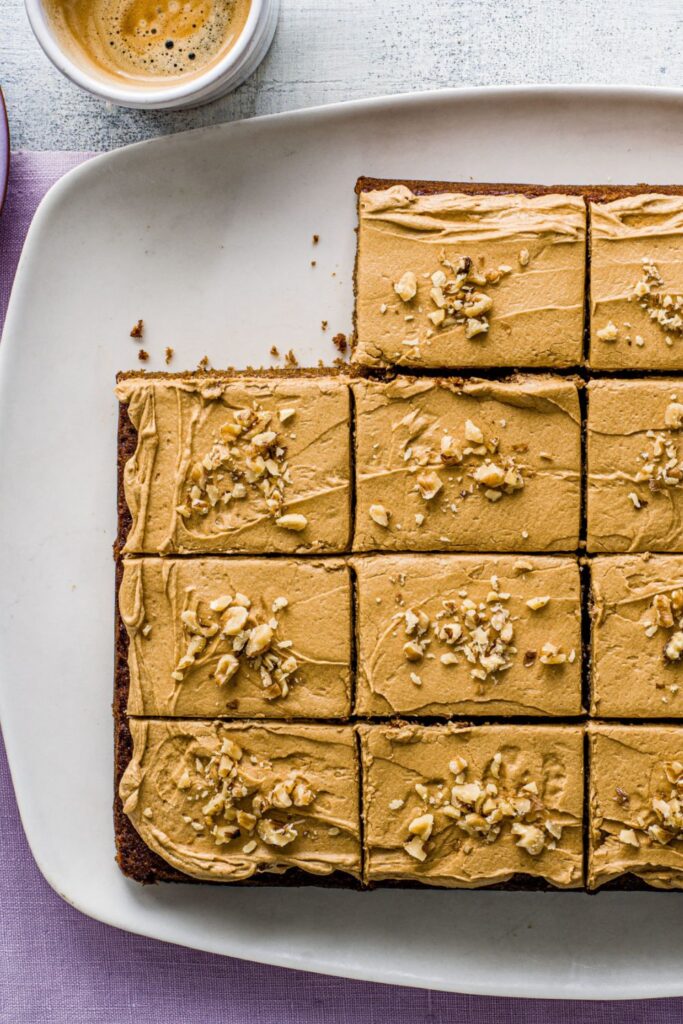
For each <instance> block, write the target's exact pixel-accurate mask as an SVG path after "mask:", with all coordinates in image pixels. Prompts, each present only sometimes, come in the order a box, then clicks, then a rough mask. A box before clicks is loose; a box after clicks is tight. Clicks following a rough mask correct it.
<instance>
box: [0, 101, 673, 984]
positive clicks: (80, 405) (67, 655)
mask: <svg viewBox="0 0 683 1024" xmlns="http://www.w3.org/2000/svg"><path fill="white" fill-rule="evenodd" d="M361 173H365V174H371V175H377V176H396V177H401V176H403V177H409V178H443V179H452V180H458V179H460V180H468V179H472V180H475V181H494V182H495V181H510V182H519V181H531V182H544V183H557V182H565V183H573V182H576V183H581V182H584V183H585V182H589V183H595V182H640V181H649V182H656V183H668V182H680V181H681V180H682V179H683V98H682V97H681V96H680V95H679V94H677V93H671V92H663V91H644V90H616V89H595V90H590V89H555V88H538V89H530V88H526V89H514V90H513V89H511V90H485V89H482V90H476V91H455V92H442V93H423V94H421V95H412V96H405V97H396V98H392V99H384V100H372V101H369V102H360V103H352V104H348V105H340V106H335V107H327V108H323V109H316V110H309V111H306V112H302V113H294V114H285V115H280V116H276V117H267V118H262V119H256V120H252V121H248V122H245V123H240V124H233V125H226V126H219V127H216V128H208V129H203V130H200V131H198V132H194V133H187V134H183V135H176V136H173V137H170V138H165V139H159V140H155V141H153V142H148V143H142V144H140V145H136V146H132V147H130V148H128V149H123V150H119V151H117V152H114V153H110V154H107V155H105V156H101V157H99V158H97V159H95V160H92V161H91V162H89V163H87V164H85V165H84V166H82V167H80V168H78V169H77V170H75V171H72V172H71V173H70V174H68V175H67V176H66V177H65V178H64V179H63V180H62V181H60V182H59V183H58V184H57V185H56V186H55V187H54V188H53V189H52V191H51V192H50V193H49V195H48V196H47V197H46V199H45V200H44V202H43V204H42V205H41V207H40V209H39V211H38V213H37V215H36V218H35V220H34V222H33V226H32V227H31V230H30V233H29V236H28V240H27V242H26V247H25V249H24V254H23V256H22V259H21V263H20V266H19V271H18V275H17V279H16V284H15V287H14V292H13V295H12V300H11V305H10V310H9V315H8V319H7V324H6V328H5V336H4V340H3V342H2V345H1V346H0V538H1V540H0V544H1V549H0V558H1V569H0V623H1V626H0V710H1V712H2V724H3V730H4V736H5V740H6V743H7V748H8V753H9V758H10V764H11V768H12V774H13V778H14V783H15V786H16V792H17V797H18V800H19V806H20V808H21V814H22V818H23V822H24V826H25V828H26V832H27V835H28V839H29V842H30V844H31V848H32V850H33V853H34V855H35V858H36V860H37V862H38V864H39V866H40V869H41V870H42V872H43V874H44V875H45V877H46V878H47V880H48V881H49V882H50V884H51V885H53V886H54V888H55V889H56V890H57V891H58V892H59V893H61V895H62V896H63V897H64V899H65V900H68V901H69V902H70V903H73V904H74V905H75V906H76V907H78V908H79V909H80V910H82V911H83V912H84V913H86V914H90V915H92V916H93V917H96V918H99V919H100V920H102V921H106V922H108V923H109V924H112V925H117V926H118V927H120V928H127V929H130V930H131V931H135V932H140V933H142V934H145V935H150V936H155V937H157V938H160V939H167V940H169V941H172V942H177V943H184V944H186V945H188V946H194V947H197V948H201V949H206V950H211V951H213V952H217V953H225V954H230V955H232V956H238V957H244V958H248V959H252V960H260V961H264V962H267V963H273V964H281V965H286V966H289V967H298V968H304V969H306V970H314V971H324V972H328V973H331V974H338V975H345V976H348V977H354V978H366V979H374V980H378V981H385V982H397V983H400V984H404V985H419V986H428V987H432V988H442V989H451V990H458V991H467V992H479V993H490V994H497V995H503V994H507V995H518V996H553V997H558V998H559V997H569V998H593V999H605V998H626V997H628V998H639V997H645V996H674V995H681V994H683V973H682V972H681V969H680V965H681V956H682V954H683V913H681V911H682V910H683V903H682V902H681V900H682V897H681V896H680V895H678V894H659V893H632V894H631V893H623V894H622V893H605V894H602V895H599V896H593V897H591V896H586V895H577V894H564V893H557V894H543V893H500V892H480V893H477V892H416V891H408V892H395V891H384V892H376V893H366V894H362V893H360V894H359V893H352V892H343V891H325V890H316V889H300V890H296V889H294V890H292V889H257V890H249V889H237V888H236V889H231V888H229V887H228V888H226V887H223V888H212V887H210V886H189V885H188V886H184V885H173V886H163V885H162V886H151V887H147V888H142V887H140V886H138V885H136V884H134V883H130V882H128V881H126V880H125V879H124V878H123V877H122V876H121V874H120V873H119V871H118V869H117V867H116V865H115V863H114V846H113V836H112V822H111V802H112V782H111V777H112V723H111V713H110V703H111V689H112V668H113V653H112V638H113V625H112V622H113V602H114V593H113V586H114V573H113V564H112V558H111V545H112V542H113V540H114V531H115V515H114V509H115V468H114V467H115V457H116V403H115V401H114V397H113V394H112V387H113V383H114V375H115V373H116V371H117V370H120V369H127V368H130V367H133V366H136V365H139V364H138V363H137V346H136V344H135V343H134V342H133V341H131V339H130V338H129V336H128V335H129V331H130V328H131V326H132V324H133V323H134V322H135V321H136V320H137V319H138V318H139V317H143V318H144V320H145V323H146V333H145V338H144V342H143V344H144V347H145V348H146V349H148V350H149V352H150V353H151V356H152V358H151V359H150V362H149V363H148V364H147V365H148V366H149V367H152V368H155V369H156V368H159V367H163V351H164V347H165V346H166V345H171V346H173V347H174V348H175V350H176V357H175V359H174V361H173V364H172V368H173V369H183V368H193V367H194V366H196V364H197V361H198V360H199V359H200V358H201V357H202V356H203V355H204V354H205V353H206V354H208V355H209V356H210V357H211V360H212V362H213V364H214V365H215V366H225V365H238V366H239V365H245V364H247V363H251V364H257V365H258V364H261V363H264V364H268V362H269V357H268V352H269V349H270V346H271V345H277V346H278V348H279V349H280V350H281V351H284V350H285V349H288V348H289V347H290V346H291V347H293V348H294V349H295V351H296V353H297V354H298V356H299V359H300V361H301V362H302V363H313V364H315V363H316V362H317V361H318V359H319V358H322V359H325V360H330V359H331V358H332V357H333V356H334V355H335V352H334V349H333V347H332V344H331V341H330V338H331V335H332V334H333V333H334V332H335V331H348V330H349V329H350V324H351V309H352V279H351V273H352V266H353V254H354V241H355V235H354V226H355V206H354V194H353V185H354V181H355V179H356V176H357V175H358V174H361ZM314 233H317V234H319V236H320V242H319V244H318V245H317V246H315V247H314V246H313V245H312V240H311V239H312V235H313V234H314ZM312 259H315V260H317V266H316V267H311V265H310V261H311V260H312ZM322 320H327V321H328V322H329V329H328V331H327V332H322V331H321V321H322Z"/></svg>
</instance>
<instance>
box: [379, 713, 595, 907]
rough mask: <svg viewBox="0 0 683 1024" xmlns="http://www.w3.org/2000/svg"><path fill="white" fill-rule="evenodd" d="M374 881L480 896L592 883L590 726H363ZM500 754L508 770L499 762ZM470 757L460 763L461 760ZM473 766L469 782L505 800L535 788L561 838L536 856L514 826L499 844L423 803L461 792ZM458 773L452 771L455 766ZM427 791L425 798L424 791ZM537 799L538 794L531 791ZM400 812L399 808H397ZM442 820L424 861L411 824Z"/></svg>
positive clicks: (504, 828) (436, 823) (506, 830)
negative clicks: (586, 772)
mask: <svg viewBox="0 0 683 1024" xmlns="http://www.w3.org/2000/svg"><path fill="white" fill-rule="evenodd" d="M360 733H361V755H362V760H363V779H364V782H363V813H364V819H365V840H364V841H365V857H366V859H365V865H366V867H365V874H366V880H369V881H373V880H378V879H383V878H400V879H403V880H406V879H410V880H413V881H418V882H425V883H427V884H431V885H442V886H448V887H452V888H477V887H479V886H485V885H495V884H498V883H501V882H506V881H509V879H510V878H512V876H513V875H515V874H518V873H524V874H527V875H531V876H533V877H536V878H542V879H545V880H546V881H547V882H549V883H551V884H552V885H555V886H557V887H558V888H564V889H569V888H577V887H579V886H580V885H581V883H582V878H583V868H582V846H583V840H582V824H581V823H582V813H583V759H582V744H583V730H582V728H581V727H580V726H505V725H483V726H474V727H472V726H458V725H447V726H421V725H410V726H408V725H406V726H388V725H387V726H361V727H360ZM496 755H500V770H499V774H498V776H497V777H495V776H494V775H493V774H492V762H493V759H494V757H495V756H496ZM456 759H460V763H457V762H456V764H455V765H453V764H452V762H454V761H456ZM462 761H465V762H466V768H465V769H464V771H463V778H465V779H466V780H467V781H469V780H471V779H477V780H480V781H481V782H483V783H486V782H493V783H494V784H495V786H496V789H497V790H498V793H499V794H506V795H513V794H517V793H521V792H523V789H522V787H523V786H524V785H526V784H529V783H531V785H532V787H533V786H535V792H534V794H533V796H534V802H535V801H538V803H539V805H542V806H543V808H544V814H547V815H548V816H549V817H550V819H551V820H552V822H553V824H554V825H555V826H559V828H557V827H556V828H555V832H556V833H559V835H560V838H559V839H557V840H556V841H555V844H554V848H553V842H552V841H551V842H550V843H547V842H546V843H544V846H543V849H542V850H541V851H540V852H536V853H535V854H531V853H529V852H527V850H526V849H524V848H523V847H520V846H519V845H518V840H519V839H520V835H519V834H515V833H513V831H512V828H511V825H510V823H506V824H504V825H503V826H502V829H501V831H500V834H499V835H498V836H497V838H494V839H493V841H487V840H486V838H483V837H479V836H477V835H468V834H466V833H465V832H463V831H462V830H460V829H459V828H458V827H457V824H456V823H455V821H454V819H453V818H451V817H448V816H447V814H446V813H445V812H443V811H442V810H439V809H437V805H435V804H430V803H429V798H428V797H427V802H426V803H425V800H424V799H422V798H421V796H420V793H419V791H418V788H416V787H420V786H423V787H425V786H426V787H427V792H428V793H429V794H430V795H434V796H435V797H436V799H437V801H438V793H439V791H440V790H441V791H443V792H444V794H445V795H446V800H447V799H448V794H449V793H450V791H451V787H452V786H453V784H454V781H455V779H454V774H453V768H454V767H460V764H461V763H462ZM449 765H451V767H449ZM423 792H424V790H423ZM527 792H528V791H527ZM390 805H392V806H390ZM425 812H426V813H431V814H432V815H433V818H434V821H433V825H432V830H431V835H429V837H428V839H427V841H426V843H425V844H424V853H425V854H426V855H425V858H424V860H419V859H417V858H415V857H414V856H412V855H411V854H410V853H409V852H407V851H406V849H405V844H406V841H410V835H411V833H410V831H409V824H410V822H411V821H413V820H414V819H415V818H416V817H419V816H421V815H422V814H424V813H425Z"/></svg>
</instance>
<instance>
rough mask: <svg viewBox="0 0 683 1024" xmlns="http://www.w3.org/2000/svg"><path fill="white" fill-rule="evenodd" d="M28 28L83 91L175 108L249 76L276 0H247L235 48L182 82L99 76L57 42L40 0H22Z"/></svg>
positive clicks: (270, 31) (271, 30) (271, 31)
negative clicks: (141, 81) (143, 82)
mask: <svg viewBox="0 0 683 1024" xmlns="http://www.w3.org/2000/svg"><path fill="white" fill-rule="evenodd" d="M25 3H26V13H27V14H28V18H29V21H30V23H31V28H32V29H33V31H34V33H35V36H36V39H37V40H38V42H39V43H40V45H41V46H42V48H43V50H44V51H45V53H46V54H47V56H48V57H49V58H50V60H51V61H52V63H53V64H54V65H55V67H56V68H58V69H59V70H60V71H61V72H62V74H63V75H66V77H67V78H70V79H71V81H72V82H75V84H76V85H79V86H80V87H81V89H85V91H86V92H89V93H91V95H93V96H98V97H99V98H100V99H103V100H107V101H108V102H109V103H114V104H116V105H117V106H119V107H134V108H136V109H138V110H179V109H180V108H182V107H197V106H200V105H201V104H202V103H209V102H210V101H211V100H215V99H217V98H218V97H219V96H223V95H224V94H225V93H227V92H232V90H233V89H236V88H237V86H238V85H241V84H242V82H244V81H245V79H247V78H248V77H249V75H251V74H253V72H254V71H255V70H256V68H257V67H258V66H259V64H260V63H261V61H262V60H263V58H264V57H265V55H266V53H267V52H268V47H269V46H270V44H271V42H272V41H273V36H274V35H275V26H276V24H277V16H278V9H279V7H280V0H251V7H250V9H249V14H248V16H247V21H246V24H245V26H244V28H243V29H242V31H241V33H240V35H239V36H238V38H237V41H236V42H235V44H234V46H233V47H232V48H231V49H230V50H228V52H227V53H226V54H225V56H224V57H223V58H222V60H220V61H218V63H216V64H214V65H213V66H212V67H210V68H207V70H206V71H205V72H204V73H203V74H198V75H195V76H193V77H192V78H191V79H188V80H187V81H186V82H183V81H179V82H176V83H174V84H172V85H163V84H160V85H159V86H158V87H155V86H150V85H139V86H136V85H125V84H121V85H119V84H118V83H117V82H116V81H115V80H114V79H113V78H112V77H110V76H105V75H104V74H102V75H99V74H98V73H97V71H96V70H95V69H94V68H91V67H90V66H89V65H86V64H85V62H83V63H81V62H79V61H78V60H77V59H75V58H74V57H73V56H72V55H71V54H69V53H67V52H66V51H65V50H64V48H63V47H62V46H61V45H60V42H59V38H58V37H57V34H56V33H55V31H54V29H53V27H52V25H51V23H50V19H49V18H48V16H47V14H46V13H45V9H44V7H43V4H42V3H41V0H25Z"/></svg>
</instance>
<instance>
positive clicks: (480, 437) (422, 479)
mask: <svg viewBox="0 0 683 1024" xmlns="http://www.w3.org/2000/svg"><path fill="white" fill-rule="evenodd" d="M462 430H463V437H462V438H457V437H456V436H455V435H454V433H453V432H451V431H446V432H445V433H444V434H443V436H442V437H441V438H440V440H439V442H438V450H436V449H435V448H434V447H432V446H431V445H430V444H423V443H418V442H417V441H416V439H415V437H414V436H413V437H412V438H409V439H408V440H407V441H406V442H404V445H403V461H404V462H406V463H408V472H409V473H411V474H414V475H415V486H414V488H413V491H414V492H415V493H416V494H418V495H419V496H420V497H421V498H422V499H423V501H425V502H426V503H431V502H434V499H436V498H437V497H438V498H439V501H441V502H443V503H444V506H443V507H444V510H446V511H448V510H450V511H451V512H452V513H453V514H455V513H457V511H458V503H457V501H454V500H453V497H454V495H452V494H451V495H449V494H447V493H446V485H447V484H448V483H451V484H455V487H456V488H457V495H455V496H456V497H457V498H464V497H467V496H468V495H469V494H472V493H473V492H474V491H475V490H480V491H481V492H482V493H483V495H484V496H485V497H486V498H487V499H488V500H489V501H491V502H495V501H499V500H500V499H501V498H502V497H503V496H504V495H509V494H513V493H515V492H516V491H519V490H522V488H523V487H524V479H525V476H524V475H525V473H526V471H527V470H526V467H525V466H524V465H522V464H520V463H518V462H517V457H516V453H515V454H510V455H503V454H502V453H500V452H499V445H500V441H499V439H498V438H496V437H492V438H487V437H486V436H485V434H484V431H483V430H482V429H481V427H480V426H479V425H478V424H476V423H474V422H473V421H472V420H469V419H468V420H466V421H465V423H464V426H463V428H462ZM454 470H455V473H454V472H453V471H454ZM446 474H448V475H446ZM435 504H436V503H435ZM371 515H372V513H371ZM422 522H424V516H422V515H421V519H420V521H419V523H418V525H421V524H422ZM382 525H384V524H382Z"/></svg>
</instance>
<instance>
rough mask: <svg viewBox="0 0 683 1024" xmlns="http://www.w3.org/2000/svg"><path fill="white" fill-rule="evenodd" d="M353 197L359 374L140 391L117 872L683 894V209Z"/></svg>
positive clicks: (135, 393) (640, 195) (550, 200)
mask: <svg viewBox="0 0 683 1024" xmlns="http://www.w3.org/2000/svg"><path fill="white" fill-rule="evenodd" d="M357 193H358V198H359V234H358V255H357V263H356V276H355V284H356V310H355V323H356V339H355V342H356V343H355V348H354V359H353V361H352V363H351V365H349V366H348V367H346V368H337V369H322V368H321V369H319V370H309V369H306V370H302V369H290V370H288V371H245V372H237V371H225V372H221V371H214V372H207V371H196V372H191V373H183V374H144V373H129V374H122V375H121V376H120V378H119V381H118V386H117V395H118V397H119V401H120V421H119V503H118V512H119V533H118V539H117V544H116V555H117V565H116V579H117V627H116V676H115V680H116V681H115V700H114V709H115V761H116V799H115V806H114V818H115V833H116V845H117V859H118V862H119V865H120V867H121V869H122V871H123V872H124V873H125V874H126V875H128V876H129V877H130V878H132V879H135V880H137V881H139V882H154V881H169V882H180V881H184V882H187V881H193V880H194V881H209V882H213V883H214V884H220V883H229V884H246V885H307V884H315V885H323V886H336V887H342V888H351V889H361V890H365V889H372V888H375V887H378V886H393V887H418V886H420V887H432V888H433V887H446V888H475V887H482V888H503V889H554V890H565V891H570V892H575V891H590V892H594V891H597V890H600V889H604V888H607V889H615V888H618V889H652V890H676V889H682V888H683V712H682V710H681V709H682V708H683V704H681V703H680V702H681V700H683V698H682V697H681V685H682V682H681V680H682V676H681V673H683V498H682V497H681V495H683V450H680V443H681V438H682V437H683V434H682V433H681V431H682V430H683V374H681V372H680V371H681V370H682V369H683V365H682V364H681V355H680V351H681V349H680V346H681V344H683V340H682V339H683V330H681V329H680V328H681V324H680V323H679V319H680V317H683V298H681V288H682V286H683V281H682V279H681V277H680V263H681V259H680V245H679V239H680V238H681V237H682V236H681V230H680V224H681V223H683V217H681V212H682V211H683V199H682V198H681V194H682V190H681V189H676V188H666V187H663V188H652V187H638V188H617V187H606V186H603V187H599V186H594V187H590V188H580V187H576V186H574V187H556V188H542V187H540V186H505V185H491V186H481V185H479V186H478V185H471V184H470V185H464V184H457V185H455V184H449V183H443V182H441V183H439V182H437V183H430V182H411V181H403V182H402V181H375V180H372V179H361V181H360V182H359V183H358V185H357ZM587 240H588V241H587ZM589 270H590V273H589V272H588V271H589ZM589 280H590V286H589V287H590V295H587V294H586V287H587V285H586V282H587V281H589ZM679 314H680V317H679ZM584 326H585V331H584ZM584 333H585V335H586V337H585V339H584ZM584 341H585V352H584ZM515 368H521V369H517V370H515ZM513 370H514V371H515V372H512V371H513ZM653 370H658V371H665V372H666V374H667V376H661V377H657V376H654V375H653V374H652V372H651V371H653ZM454 371H455V372H454ZM456 373H457V374H458V375H457V376H456Z"/></svg>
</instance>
